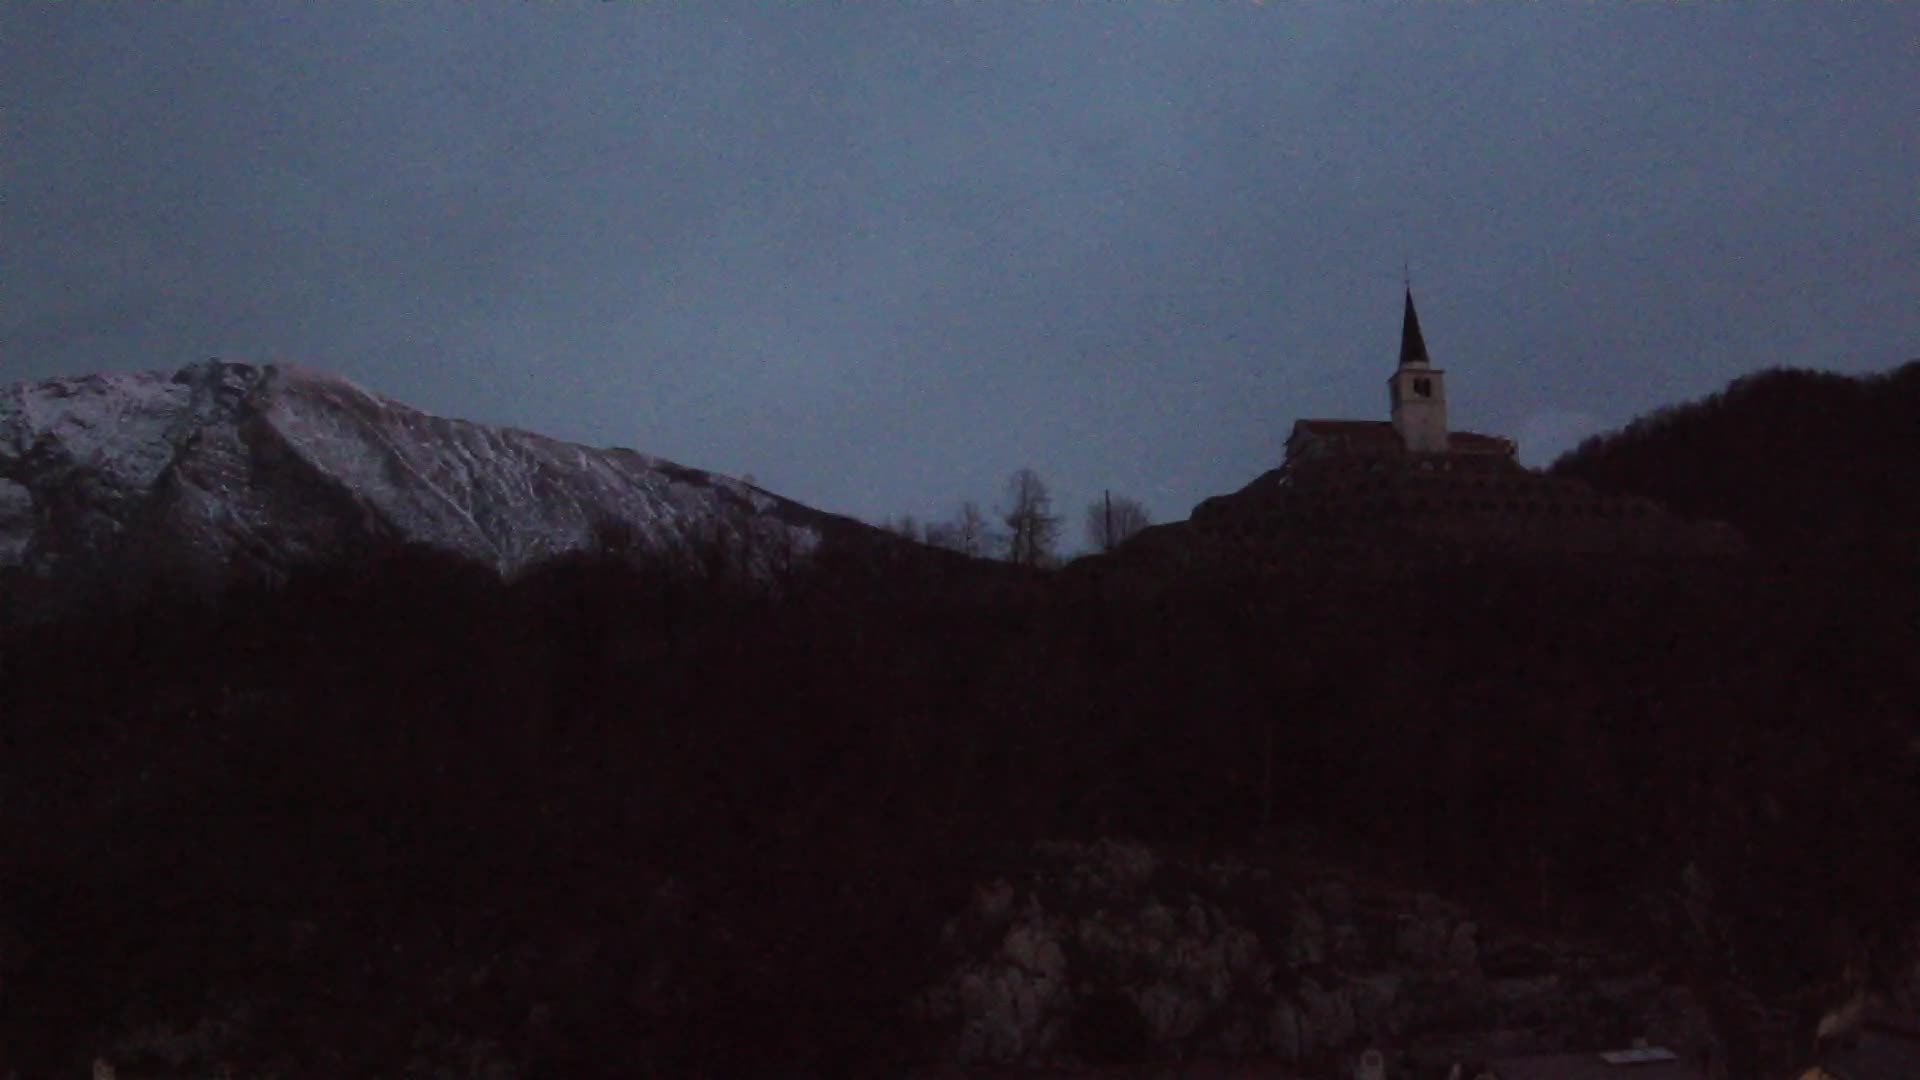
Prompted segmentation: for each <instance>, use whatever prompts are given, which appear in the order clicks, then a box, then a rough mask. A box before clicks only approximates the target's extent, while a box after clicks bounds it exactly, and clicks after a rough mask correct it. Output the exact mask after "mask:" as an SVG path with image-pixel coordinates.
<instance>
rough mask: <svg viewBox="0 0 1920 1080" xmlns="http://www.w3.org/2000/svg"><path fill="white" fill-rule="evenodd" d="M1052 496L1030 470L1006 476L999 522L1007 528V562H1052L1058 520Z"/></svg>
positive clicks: (1057, 536)
mask: <svg viewBox="0 0 1920 1080" xmlns="http://www.w3.org/2000/svg"><path fill="white" fill-rule="evenodd" d="M1052 510H1053V497H1052V496H1051V495H1048V494H1047V485H1046V484H1045V483H1043V482H1042V481H1041V479H1040V474H1038V473H1036V472H1034V471H1033V470H1032V469H1020V470H1017V471H1016V472H1014V474H1013V475H1012V476H1009V477H1007V508H1006V512H1005V513H1004V514H1002V515H1001V518H1000V520H1001V521H1003V522H1005V523H1006V526H1007V561H1008V562H1011V563H1016V564H1018V565H1020V566H1044V565H1046V564H1047V563H1048V562H1050V561H1051V560H1052V559H1053V546H1054V543H1055V542H1056V541H1057V540H1059V538H1060V518H1059V516H1058V515H1056V514H1054V513H1053V512H1052Z"/></svg>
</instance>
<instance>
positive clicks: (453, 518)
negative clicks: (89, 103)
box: [0, 360, 864, 580]
mask: <svg viewBox="0 0 1920 1080" xmlns="http://www.w3.org/2000/svg"><path fill="white" fill-rule="evenodd" d="M609 528H612V529H615V530H618V531H623V532H625V533H628V534H630V536H631V538H632V539H633V541H634V542H635V543H636V545H637V546H638V547H640V548H641V549H643V550H646V551H650V552H654V553H659V554H665V555H669V556H686V555H690V554H691V553H692V552H693V551H694V550H695V549H696V548H697V547H698V546H699V545H700V544H702V543H704V542H708V541H711V540H713V539H716V538H722V539H726V540H728V541H729V542H731V543H734V544H736V545H738V546H739V547H740V548H741V549H742V550H743V551H745V552H747V553H748V555H749V562H754V561H755V560H758V561H761V562H764V561H765V559H767V558H771V557H773V555H774V554H778V555H780V556H781V557H786V556H791V555H795V554H804V553H806V552H808V551H811V550H812V549H813V548H814V547H815V546H816V545H817V544H818V543H819V541H820V540H821V538H822V537H823V535H825V534H827V533H831V532H834V531H836V530H847V529H863V528H864V526H860V525H859V524H858V523H856V522H853V521H852V520H851V519H847V518H842V517H839V516H837V515H833V514H829V513H827V512H824V511H820V510H816V509H814V508H811V507H807V506H804V505H803V504H800V503H797V502H794V501H793V500H790V499H785V498H782V497H780V496H778V495H775V494H773V493H771V492H768V491H765V490H764V489H761V488H759V487H756V486H754V485H752V484H749V483H746V482H745V481H742V480H738V479H735V478H732V477H728V476H724V475H721V474H717V473H710V472H706V471H704V470H699V469H693V468H690V467H687V466H684V465H680V464H678V463H675V462H671V461H667V460H665V459H661V458H656V457H653V456H651V455H647V454H644V453H641V452H638V451H634V450H629V449H624V448H604V449H603V448H594V447H587V446H582V445H579V444H574V443H568V442H565V441H563V440H559V439H554V438H550V437H548V436H544V435H540V434H538V433H535V432H531V431H525V430H522V429H518V428H510V427H499V426H494V425H487V424H480V423H476V422H473V421H467V420H460V419H454V418H447V417H440V416H435V415H432V414H430V413H427V412H424V411H422V410H420V409H416V408H414V407H412V406H410V405H407V404H405V403H403V402H399V401H396V400H394V399H391V398H388V397H385V396H383V395H380V394H377V393H374V392H373V391H370V390H367V389H366V388H364V387H361V386H359V385H357V384H355V383H353V382H351V381H349V380H346V379H344V378H341V377H339V376H335V375H331V374H328V373H325V372H320V371H315V370H313V369H309V368H306V367H302V366H296V365H287V364H265V365H254V364H244V363H230V362H226V361H221V360H209V361H205V362H202V363H198V364H192V365H188V366H186V367H184V368H181V369H179V370H177V371H173V372H164V371H146V372H131V373H105V374H93V375H82V376H71V377H61V378H54V379H46V380H40V381H37V382H23V383H18V384H15V385H13V386H10V387H7V388H5V389H4V390H0V566H11V567H15V568H19V569H22V570H25V571H27V572H29V573H32V574H34V575H35V576H40V577H58V576H61V575H63V574H67V573H71V572H79V571H83V570H84V571H94V572H102V573H106V572H113V573H125V572H127V571H129V570H141V571H145V570H161V571H163V572H165V573H167V574H169V575H172V574H184V575H186V576H187V577H189V578H193V579H200V580H218V579H222V578H227V577H231V576H232V575H233V574H235V573H241V574H264V575H266V576H268V577H272V576H275V575H277V574H279V573H283V572H284V571H285V569H286V568H287V567H288V566H290V565H293V564H297V563H301V562H311V561H316V560H325V559H328V558H333V557H338V556H340V555H343V554H346V553H349V552H353V551H357V550H361V549H364V548H365V547H367V546H368V545H370V544H377V543H419V544H425V545H427V546H429V547H434V548H437V549H440V550H445V551H450V552H454V553H458V554H461V555H464V556H467V557H469V558H472V559H474V560H476V561H478V562H481V563H483V564H485V565H488V566H490V567H492V568H493V569H494V570H496V571H498V572H500V573H503V574H513V573H517V572H519V571H522V570H525V569H526V568H527V567H529V566H531V565H534V564H536V563H538V562H540V561H543V560H545V559H550V558H553V557H556V556H560V555H564V554H567V553H569V552H573V551H578V550H582V549H585V548H587V547H590V546H593V545H594V544H596V543H598V542H599V541H600V540H601V539H602V537H603V535H604V533H605V532H606V530H608V529H609Z"/></svg>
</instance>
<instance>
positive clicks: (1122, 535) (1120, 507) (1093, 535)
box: [1087, 493, 1153, 551]
mask: <svg viewBox="0 0 1920 1080" xmlns="http://www.w3.org/2000/svg"><path fill="white" fill-rule="evenodd" d="M1151 524H1153V515H1151V514H1149V513H1147V508H1146V507H1145V506H1143V505H1141V504H1140V502H1139V500H1137V499H1129V498H1127V497H1126V496H1125V495H1113V494H1110V493H1109V494H1107V495H1105V496H1103V497H1102V498H1101V499H1100V500H1099V501H1098V502H1095V503H1094V504H1093V505H1091V506H1089V507H1087V543H1089V544H1092V545H1093V546H1094V547H1095V548H1097V549H1098V550H1100V551H1112V550H1113V549H1114V548H1117V547H1119V546H1120V545H1121V544H1124V543H1126V542H1127V538H1128V537H1131V536H1132V535H1133V534H1134V533H1137V532H1139V531H1140V530H1141V529H1144V528H1146V527H1147V526H1149V525H1151Z"/></svg>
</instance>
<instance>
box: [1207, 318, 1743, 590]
mask: <svg viewBox="0 0 1920 1080" xmlns="http://www.w3.org/2000/svg"><path fill="white" fill-rule="evenodd" d="M1446 375H1447V373H1446V372H1445V371H1444V370H1442V369H1441V368H1439V367H1436V366H1435V365H1434V362H1433V358H1432V356H1431V355H1430V353H1429V352H1428V349H1427V342H1426V336H1425V335H1424V334H1423V333H1422V332H1421V329H1420V315H1419V312H1418V311H1416V310H1415V308H1414V303H1413V290H1412V288H1411V287H1409V288H1408V289H1407V291H1406V294H1405V298H1404V308H1403V311H1402V315H1401V322H1400V355H1399V359H1398V362H1397V363H1396V364H1395V365H1394V368H1393V370H1392V372H1391V373H1390V374H1389V375H1388V376H1387V403H1388V418H1387V419H1385V420H1327V419H1305V420H1298V421H1295V422H1294V425H1293V428H1292V430H1291V432H1290V433H1289V434H1288V436H1287V441H1286V459H1285V461H1284V462H1283V463H1282V464H1281V465H1280V467H1279V468H1277V469H1273V470H1272V471H1270V472H1268V473H1266V474H1265V475H1262V476H1261V477H1260V478H1259V479H1257V480H1255V481H1254V482H1253V483H1251V484H1249V485H1247V487H1245V488H1243V489H1242V490H1240V491H1239V492H1236V493H1234V494H1232V495H1224V496H1218V497H1215V498H1212V499H1208V500H1206V501H1205V502H1203V503H1201V504H1200V505H1199V506H1198V507H1196V508H1195V509H1194V512H1193V519H1192V520H1193V525H1194V527H1195V529H1196V530H1197V531H1198V532H1199V533H1200V536H1201V539H1202V541H1203V542H1204V543H1205V545H1206V546H1208V547H1210V548H1211V549H1212V550H1214V551H1215V552H1216V553H1219V554H1227V555H1229V556H1230V557H1236V558H1237V557H1245V558H1251V559H1253V560H1254V561H1256V562H1257V563H1265V562H1275V561H1277V560H1283V559H1290V558H1292V557H1293V556H1295V555H1298V554H1301V553H1304V552H1321V553H1336V554H1340V555H1344V556H1348V557H1356V558H1360V559H1362V560H1365V561H1369V562H1384V563H1387V564H1393V565H1398V564H1401V563H1402V561H1403V560H1404V559H1405V557H1406V556H1407V555H1409V554H1410V553H1412V552H1415V551H1418V552H1419V553H1420V557H1421V558H1422V559H1424V560H1431V559H1432V558H1433V557H1435V556H1436V555H1437V556H1440V557H1442V558H1445V557H1448V556H1460V557H1466V558H1477V557H1479V556H1481V555H1485V554H1489V553H1493V552H1507V553H1531V554H1537V555H1550V556H1555V557H1560V556H1569V555H1596V556H1615V555H1628V554H1649V555H1651V554H1660V555H1685V554H1720V553H1725V552H1729V551H1734V550H1738V549H1739V547H1740V546H1741V544H1740V540H1739V537H1738V536H1737V534H1735V533H1733V531H1732V530H1731V529H1729V528H1727V527H1726V526H1724V525H1719V524H1717V523H1710V522H1709V523H1693V522H1685V521H1681V520H1679V519H1677V518H1675V517H1674V516H1673V515H1671V514H1669V513H1667V512H1666V511H1665V510H1664V509H1663V508H1661V507H1660V506H1659V505H1657V504H1655V503H1654V502H1653V501H1652V500H1650V499H1644V498H1639V497H1636V496H1614V495H1603V494H1601V493H1599V492H1597V491H1595V490H1594V489H1593V488H1592V487H1590V486H1589V485H1587V484H1586V483H1584V482H1582V481H1580V480H1576V479H1573V478H1571V477H1561V476H1553V475H1550V474H1547V473H1542V472H1538V471H1536V470H1532V469H1528V468H1526V467H1525V466H1523V465H1521V464H1520V461H1519V448H1518V446H1516V445H1515V443H1514V441H1513V440H1512V439H1509V438H1506V437H1504V436H1499V435H1486V434H1481V433H1478V432H1471V431H1454V430H1452V429H1451V428H1450V427H1449V425H1448V418H1447V382H1446Z"/></svg>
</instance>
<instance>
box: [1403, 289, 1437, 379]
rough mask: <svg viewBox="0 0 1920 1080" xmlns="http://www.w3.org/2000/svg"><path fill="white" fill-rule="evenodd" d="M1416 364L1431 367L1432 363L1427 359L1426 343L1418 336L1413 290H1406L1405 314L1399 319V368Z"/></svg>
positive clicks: (1418, 328)
mask: <svg viewBox="0 0 1920 1080" xmlns="http://www.w3.org/2000/svg"><path fill="white" fill-rule="evenodd" d="M1410 364H1418V365H1419V366H1421V367H1431V366H1433V362H1432V361H1431V360H1429V359H1427V342H1426V339H1425V338H1423V337H1421V336H1420V316H1419V315H1418V314H1416V313H1415V312H1414V310H1413V288H1412V287H1411V286H1409V287H1408V288H1407V313H1406V314H1405V315H1404V316H1402V317H1401V319H1400V366H1401V367H1406V366H1408V365H1410Z"/></svg>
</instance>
